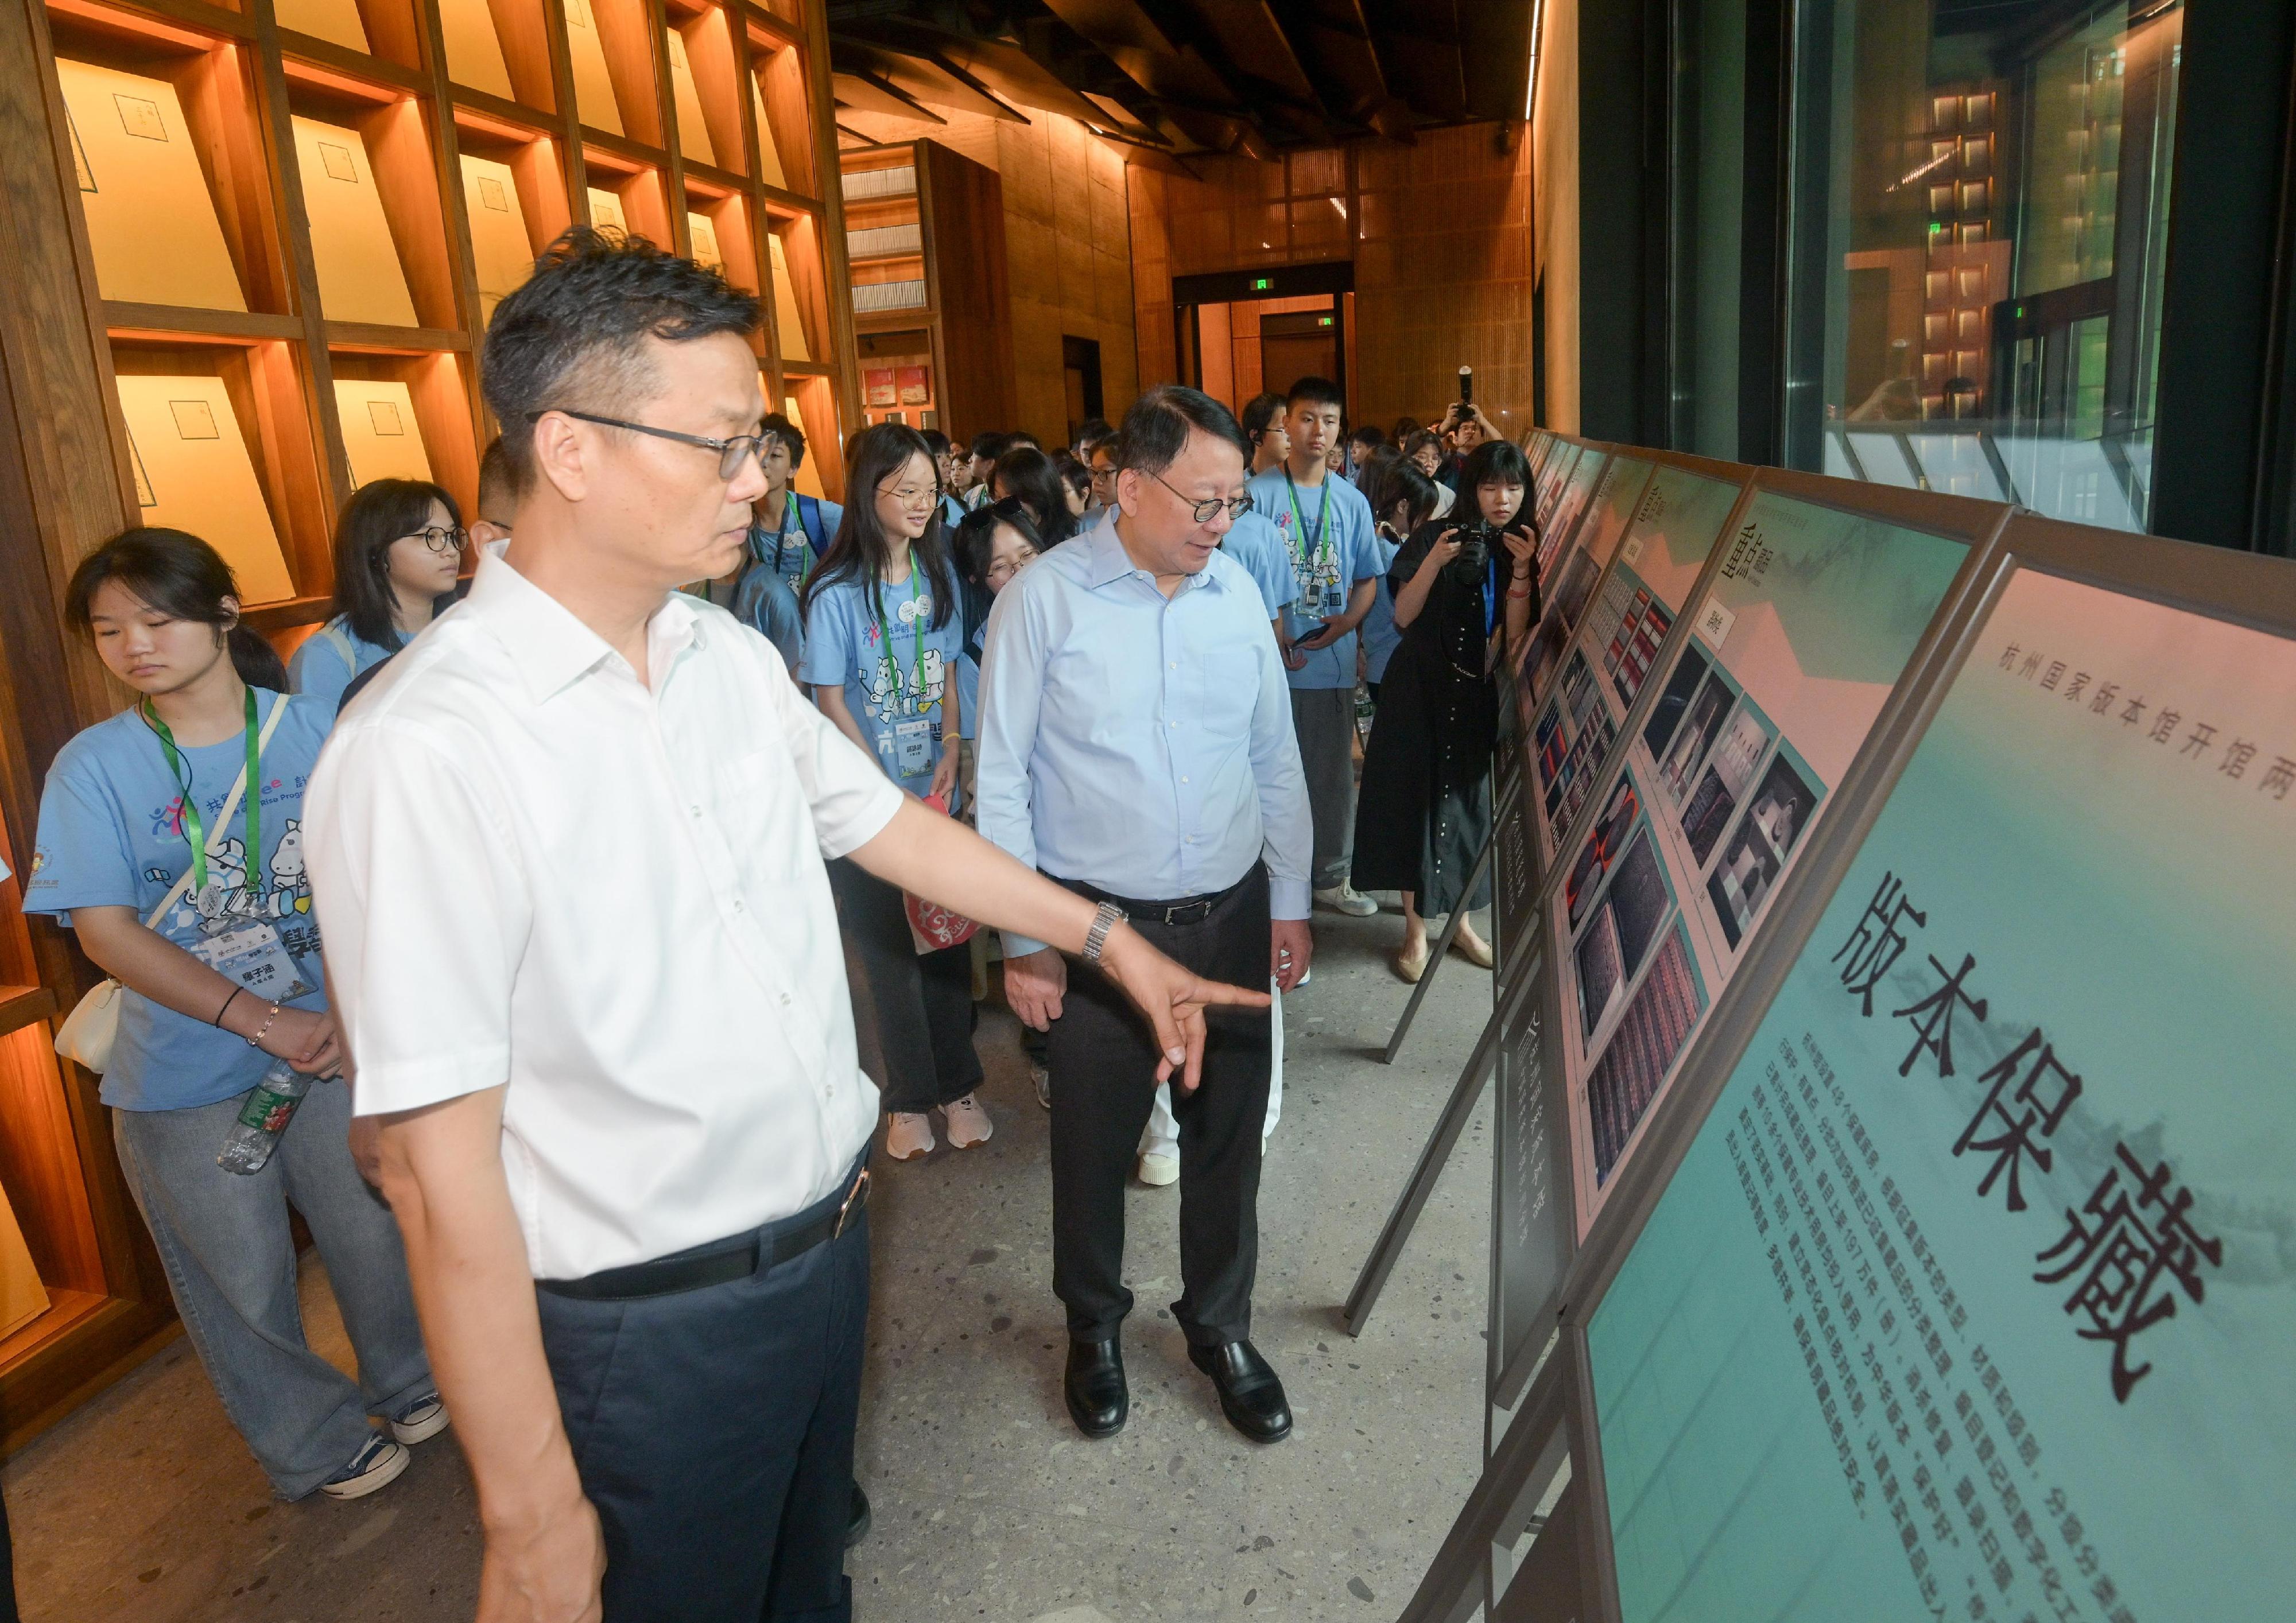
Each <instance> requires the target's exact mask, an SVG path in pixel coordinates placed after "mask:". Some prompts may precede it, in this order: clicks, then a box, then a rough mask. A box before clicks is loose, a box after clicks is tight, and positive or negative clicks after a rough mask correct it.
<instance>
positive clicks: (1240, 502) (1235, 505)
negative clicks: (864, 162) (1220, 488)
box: [1148, 473, 1251, 524]
mask: <svg viewBox="0 0 2296 1623" xmlns="http://www.w3.org/2000/svg"><path fill="white" fill-rule="evenodd" d="M1148 477H1149V478H1150V479H1152V480H1155V481H1156V482H1157V483H1158V484H1160V485H1161V486H1163V487H1164V488H1165V489H1167V490H1169V491H1171V493H1172V494H1173V495H1174V496H1179V498H1180V499H1181V500H1182V501H1184V502H1186V503H1188V504H1189V508H1190V512H1191V513H1192V514H1193V517H1194V519H1195V521H1196V522H1197V523H1199V524H1209V523H1210V522H1211V521H1212V515H1213V514H1214V513H1216V512H1219V511H1220V510H1221V509H1222V508H1226V510H1227V516H1228V517H1229V518H1231V519H1240V518H1242V517H1243V515H1244V514H1245V513H1247V512H1251V497H1250V496H1214V497H1212V498H1211V499H1210V501H1208V502H1199V501H1197V500H1196V498H1195V497H1193V496H1185V495H1182V493H1181V492H1180V490H1179V489H1178V488H1177V487H1176V486H1175V485H1174V484H1173V483H1172V481H1171V480H1168V479H1166V478H1165V477H1164V476H1163V475H1162V474H1160V473H1152V474H1150V475H1149V476H1148Z"/></svg>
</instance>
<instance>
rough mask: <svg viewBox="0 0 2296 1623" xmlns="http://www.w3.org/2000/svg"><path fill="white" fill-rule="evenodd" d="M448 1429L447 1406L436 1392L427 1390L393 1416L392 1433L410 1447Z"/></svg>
mask: <svg viewBox="0 0 2296 1623" xmlns="http://www.w3.org/2000/svg"><path fill="white" fill-rule="evenodd" d="M446 1429H447V1406H446V1405H445V1404H444V1403H442V1402H440V1401H439V1394H438V1393H436V1392H425V1393H424V1394H423V1395H422V1397H420V1398H416V1399H415V1400H414V1402H413V1403H410V1404H408V1405H407V1406H406V1408H404V1409H402V1410H400V1411H399V1413H398V1414H396V1415H395V1416H393V1417H392V1419H391V1422H390V1434H391V1436H393V1437H395V1438H397V1439H398V1440H399V1441H400V1442H402V1443H405V1444H406V1446H407V1447H410V1448H411V1447H414V1445H415V1444H417V1443H425V1442H429V1441H430V1439H432V1438H434V1437H436V1436H438V1435H439V1433H440V1432H441V1431H444V1430H446Z"/></svg>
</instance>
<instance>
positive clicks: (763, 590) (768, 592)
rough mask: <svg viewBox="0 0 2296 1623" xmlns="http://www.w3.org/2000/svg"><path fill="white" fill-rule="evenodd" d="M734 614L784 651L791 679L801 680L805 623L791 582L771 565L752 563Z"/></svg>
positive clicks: (737, 589) (737, 594)
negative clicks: (799, 672) (798, 675)
mask: <svg viewBox="0 0 2296 1623" xmlns="http://www.w3.org/2000/svg"><path fill="white" fill-rule="evenodd" d="M733 612H734V619H738V620H740V621H741V622H742V624H743V625H744V626H747V627H750V630H752V631H754V632H756V633H757V634H758V635H759V636H761V637H763V638H765V639H766V641H767V642H768V643H772V644H773V645H774V646H775V649H777V650H779V651H780V653H781V656H782V663H783V664H784V665H786V666H788V667H789V672H790V679H791V681H795V680H797V673H798V667H799V664H800V663H801V662H802V661H803V660H804V658H805V622H804V620H803V619H800V618H799V614H798V607H797V594H796V593H795V592H793V591H791V589H790V584H789V582H788V581H786V580H783V578H781V577H780V576H779V575H777V574H775V572H774V569H773V566H772V565H771V564H769V563H753V564H751V565H750V567H749V568H748V569H747V570H743V571H742V583H741V585H740V586H736V587H735V588H734V602H733Z"/></svg>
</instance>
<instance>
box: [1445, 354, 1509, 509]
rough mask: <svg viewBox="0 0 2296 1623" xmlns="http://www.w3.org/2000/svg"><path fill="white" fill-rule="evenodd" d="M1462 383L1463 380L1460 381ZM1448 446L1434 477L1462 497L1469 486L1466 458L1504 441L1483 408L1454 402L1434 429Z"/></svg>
mask: <svg viewBox="0 0 2296 1623" xmlns="http://www.w3.org/2000/svg"><path fill="white" fill-rule="evenodd" d="M1463 381H1464V379H1463ZM1436 431H1437V432H1438V433H1439V434H1441V435H1442V436H1443V439H1444V440H1445V441H1446V442H1447V444H1448V445H1449V446H1450V447H1451V455H1450V457H1449V459H1448V460H1447V461H1446V462H1445V463H1444V464H1443V466H1442V468H1441V470H1440V471H1439V472H1438V473H1437V474H1436V475H1435V478H1436V480H1437V481H1438V482H1439V483H1440V484H1442V485H1444V486H1447V488H1450V489H1452V490H1454V491H1456V492H1458V493H1459V495H1460V496H1463V497H1464V496H1465V494H1466V492H1467V490H1468V488H1469V486H1468V484H1467V481H1466V479H1465V477H1464V475H1465V473H1466V468H1467V459H1468V458H1469V457H1470V456H1472V455H1474V454H1475V453H1476V452H1477V451H1478V450H1480V449H1481V448H1482V447H1484V446H1487V445H1490V444H1492V443H1494V442H1497V441H1500V440H1503V439H1505V438H1506V437H1505V435H1504V434H1501V433H1500V432H1499V431H1498V430H1497V428H1496V427H1494V426H1493V425H1492V422H1491V420H1490V419H1489V418H1488V417H1486V416H1484V415H1483V408H1482V407H1481V406H1477V405H1476V404H1475V403H1474V402H1473V401H1472V400H1455V401H1453V402H1452V403H1451V405H1450V406H1449V408H1448V409H1447V410H1446V411H1445V412H1444V414H1443V422H1442V424H1441V426H1440V427H1439V429H1437V430H1436Z"/></svg>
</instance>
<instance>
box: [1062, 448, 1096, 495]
mask: <svg viewBox="0 0 2296 1623" xmlns="http://www.w3.org/2000/svg"><path fill="white" fill-rule="evenodd" d="M1053 471H1054V472H1055V473H1057V474H1059V475H1060V476H1061V482H1062V484H1065V485H1066V486H1067V487H1068V488H1070V489H1071V490H1073V491H1075V492H1076V493H1077V494H1078V496H1090V495H1091V494H1092V470H1091V469H1090V468H1087V467H1086V466H1085V465H1084V463H1080V462H1078V460H1077V459H1076V458H1075V457H1073V456H1071V455H1069V454H1068V453H1067V452H1066V451H1063V452H1062V453H1061V454H1060V455H1058V456H1055V457H1054V458H1053Z"/></svg>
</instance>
